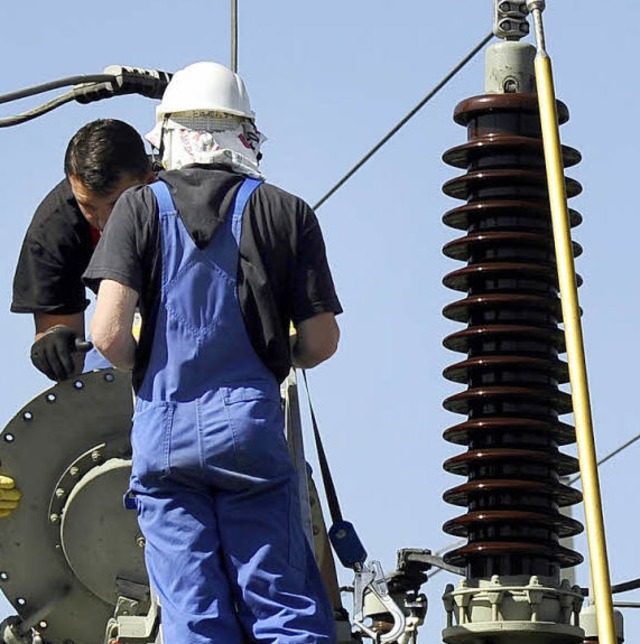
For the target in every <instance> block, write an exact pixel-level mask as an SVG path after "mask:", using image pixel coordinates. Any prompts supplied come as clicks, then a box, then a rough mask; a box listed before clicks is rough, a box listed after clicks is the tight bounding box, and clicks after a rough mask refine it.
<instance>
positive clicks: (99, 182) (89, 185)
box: [11, 119, 154, 381]
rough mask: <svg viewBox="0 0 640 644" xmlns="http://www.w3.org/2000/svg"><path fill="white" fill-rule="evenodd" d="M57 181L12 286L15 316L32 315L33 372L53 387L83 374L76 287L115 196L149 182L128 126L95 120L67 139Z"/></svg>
mask: <svg viewBox="0 0 640 644" xmlns="http://www.w3.org/2000/svg"><path fill="white" fill-rule="evenodd" d="M64 171H65V175H66V177H65V179H63V180H62V181H61V182H60V183H59V184H58V185H57V186H56V187H55V188H54V189H53V190H52V191H51V192H50V193H49V194H48V195H47V196H46V197H45V198H44V200H43V201H42V203H40V205H39V206H38V208H37V210H36V213H35V215H34V217H33V219H32V221H31V224H30V225H29V228H28V230H27V233H26V236H25V238H24V241H23V243H22V249H21V251H20V258H19V259H18V265H17V267H16V272H15V277H14V280H13V301H12V303H11V311H12V312H14V313H31V314H32V315H33V318H34V322H35V342H34V344H33V346H32V347H31V361H32V362H33V365H34V366H35V367H36V368H37V369H38V370H39V371H41V372H42V373H44V374H45V375H46V376H47V377H49V378H50V379H51V380H56V381H59V380H66V379H67V378H70V377H71V376H73V375H76V374H78V373H80V372H82V370H83V362H84V354H83V353H81V352H79V351H77V349H76V338H79V339H81V340H83V339H84V328H85V323H84V311H85V309H86V308H87V306H88V304H89V300H87V298H86V296H85V287H84V284H83V283H82V274H83V273H84V271H85V269H86V268H87V265H88V264H89V260H90V259H91V255H92V254H93V249H94V248H95V245H96V244H97V242H98V239H99V238H100V234H101V231H102V229H103V228H104V225H105V224H106V223H107V219H108V218H109V215H110V214H111V209H112V208H113V204H114V203H115V201H116V199H117V198H118V197H119V196H120V194H121V193H122V192H123V191H124V190H125V189H126V188H130V187H131V186H136V185H139V184H141V183H148V182H149V181H153V179H154V175H153V172H152V171H151V164H150V162H149V158H148V156H147V153H146V151H145V149H144V143H143V141H142V139H141V137H140V135H139V134H138V133H137V132H136V131H135V130H134V129H133V128H132V127H131V126H130V125H128V124H127V123H124V122H123V121H117V120H114V119H101V120H98V121H93V122H91V123H88V124H87V125H85V126H84V127H82V128H80V130H78V132H76V134H75V135H74V136H73V138H72V139H71V141H69V145H68V146H67V150H66V153H65V157H64Z"/></svg>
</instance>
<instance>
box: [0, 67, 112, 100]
mask: <svg viewBox="0 0 640 644" xmlns="http://www.w3.org/2000/svg"><path fill="white" fill-rule="evenodd" d="M114 78H115V76H114V75H113V74H89V75H82V76H67V77H66V78H60V79H58V80H54V81H50V82H48V83H42V85H34V86H32V87H27V88H25V89H19V90H16V91H15V92H10V93H9V94H2V95H0V105H1V104H2V103H10V102H11V101H17V100H19V99H21V98H27V97H28V96H35V95H36V94H42V93H44V92H50V91H51V90H53V89H59V88H60V87H67V86H68V85H78V84H80V83H103V82H107V81H110V80H113V79H114Z"/></svg>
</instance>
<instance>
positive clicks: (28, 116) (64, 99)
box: [0, 92, 75, 128]
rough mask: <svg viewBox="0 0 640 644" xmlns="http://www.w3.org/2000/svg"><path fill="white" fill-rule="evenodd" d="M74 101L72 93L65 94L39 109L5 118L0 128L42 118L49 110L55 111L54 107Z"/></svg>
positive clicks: (1, 121)
mask: <svg viewBox="0 0 640 644" xmlns="http://www.w3.org/2000/svg"><path fill="white" fill-rule="evenodd" d="M74 99H75V94H74V93H73V92H67V93H66V94H61V95H60V96H58V97H57V98H54V99H53V100H51V101H49V102H48V103H44V104H43V105H40V107H36V108H35V109H33V110H30V111H28V112H23V113H22V114H16V115H15V116H7V117H6V118H3V119H0V128H3V127H10V126H12V125H19V124H20V123H26V122H27V121H31V120H32V119H35V118H37V117H38V116H42V115H43V114H46V113H47V112H51V110H54V109H56V107H60V106H61V105H64V104H65V103H69V102H71V101H73V100H74Z"/></svg>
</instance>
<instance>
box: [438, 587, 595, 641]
mask: <svg viewBox="0 0 640 644" xmlns="http://www.w3.org/2000/svg"><path fill="white" fill-rule="evenodd" d="M443 600H444V605H445V610H446V613H447V627H446V628H445V629H444V630H443V631H442V639H443V640H444V641H445V642H447V644H477V643H478V642H492V643H493V644H511V643H512V642H514V641H517V642H518V644H571V643H572V642H573V643H575V644H577V643H578V642H582V641H583V640H584V631H583V630H582V628H581V627H580V617H579V615H580V609H581V607H582V603H583V600H584V598H583V596H582V593H581V589H580V587H578V586H573V587H572V586H571V585H570V584H569V582H567V581H566V580H564V581H562V582H561V583H559V584H558V582H557V579H555V578H542V577H538V576H535V575H534V576H532V577H526V576H510V577H502V578H501V577H500V576H498V575H494V576H493V577H492V578H491V579H463V580H462V581H461V582H460V584H459V585H458V587H457V588H454V586H453V584H448V585H447V586H446V588H445V592H444V596H443Z"/></svg>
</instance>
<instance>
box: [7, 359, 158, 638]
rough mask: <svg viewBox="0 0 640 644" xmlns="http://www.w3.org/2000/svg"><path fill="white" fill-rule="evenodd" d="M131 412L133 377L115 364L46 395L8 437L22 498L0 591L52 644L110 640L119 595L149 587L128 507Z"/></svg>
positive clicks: (12, 520) (22, 414) (13, 424)
mask: <svg viewBox="0 0 640 644" xmlns="http://www.w3.org/2000/svg"><path fill="white" fill-rule="evenodd" d="M131 413H132V396H131V379H130V377H129V376H128V375H126V374H123V373H119V372H116V371H114V370H113V369H107V370H103V371H96V372H92V373H89V374H83V375H82V376H79V377H77V378H75V379H72V380H70V381H66V382H63V383H59V384H57V385H55V386H54V387H52V388H51V389H49V390H47V391H45V392H44V393H42V394H41V395H39V396H37V397H36V398H34V399H33V400H32V401H31V402H30V403H28V404H27V405H26V406H25V407H23V408H22V409H21V410H20V411H19V412H18V414H17V415H16V416H15V417H14V418H13V419H12V420H11V421H10V422H9V424H8V425H7V427H6V428H5V429H4V431H3V432H2V434H1V435H0V471H2V473H3V474H6V475H8V476H11V477H13V478H14V479H15V480H16V486H17V487H18V488H19V489H20V490H21V491H22V494H23V497H22V500H21V502H20V505H19V507H18V509H17V510H16V511H15V512H13V514H12V515H11V516H10V517H9V518H7V519H3V520H2V522H1V523H0V589H2V591H3V592H4V593H5V595H6V596H7V598H8V599H9V601H10V602H11V603H12V605H13V607H14V608H15V610H16V612H17V614H18V615H19V617H20V618H21V619H22V622H23V626H24V627H33V628H35V629H36V630H37V631H38V632H40V633H41V634H42V637H43V638H44V639H45V641H46V642H50V643H51V644H102V641H103V637H104V628H105V625H106V624H107V622H108V621H109V618H110V617H112V616H113V614H114V609H115V606H116V603H117V601H118V597H119V596H121V595H122V594H125V593H126V592H127V591H128V590H130V589H138V590H137V591H136V592H138V594H140V595H143V594H144V591H145V590H146V589H147V588H148V581H147V576H146V571H145V568H144V561H143V547H142V546H143V545H144V542H143V540H142V538H141V536H140V534H139V529H138V525H137V521H136V515H135V512H131V511H127V510H125V509H124V506H123V503H122V497H123V494H124V493H125V492H126V489H127V483H128V477H129V471H130V460H129V459H130V453H131V447H130V443H129V432H130V428H131ZM135 599H140V600H142V601H144V600H145V598H144V597H142V596H140V597H135Z"/></svg>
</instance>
